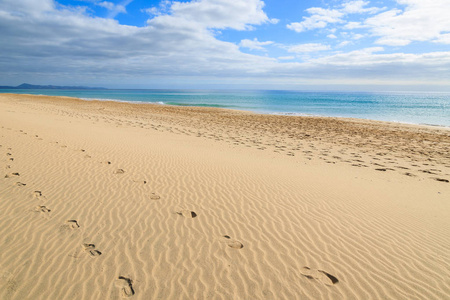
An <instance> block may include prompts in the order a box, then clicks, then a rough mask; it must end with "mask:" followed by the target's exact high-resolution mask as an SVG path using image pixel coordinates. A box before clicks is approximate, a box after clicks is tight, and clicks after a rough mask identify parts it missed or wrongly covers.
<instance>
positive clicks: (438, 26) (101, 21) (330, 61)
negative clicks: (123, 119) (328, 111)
mask: <svg viewBox="0 0 450 300" xmlns="http://www.w3.org/2000/svg"><path fill="white" fill-rule="evenodd" d="M449 16H450V0H433V1H429V0H393V1H384V0H379V1H368V0H330V1H320V0H265V1H262V0H191V1H188V0H182V1H171V0H160V1H157V0H145V1H144V0H117V1H115V0H111V1H103V0H0V85H18V84H21V83H24V82H27V83H31V84H54V85H84V86H101V87H107V88H195V89H199V88H234V89H241V88H242V89H295V90H354V91H359V90H367V91H391V90H401V91H450V17H449Z"/></svg>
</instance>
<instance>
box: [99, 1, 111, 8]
mask: <svg viewBox="0 0 450 300" xmlns="http://www.w3.org/2000/svg"><path fill="white" fill-rule="evenodd" d="M97 5H98V6H101V7H104V8H106V9H109V10H113V9H114V7H115V4H114V3H112V2H108V1H103V2H99V3H97Z"/></svg>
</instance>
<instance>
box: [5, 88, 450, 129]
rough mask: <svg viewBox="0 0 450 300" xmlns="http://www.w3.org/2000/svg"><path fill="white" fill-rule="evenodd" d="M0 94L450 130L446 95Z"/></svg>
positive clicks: (241, 92)
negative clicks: (343, 119) (403, 124)
mask: <svg viewBox="0 0 450 300" xmlns="http://www.w3.org/2000/svg"><path fill="white" fill-rule="evenodd" d="M0 92H1V93H20V94H35V95H39V94H40V95H57V96H70V97H77V98H82V99H86V100H92V99H100V100H115V101H126V102H140V103H158V104H161V105H181V106H209V107H219V108H230V109H238V110H247V111H253V112H258V113H265V114H289V115H313V116H328V117H350V118H360V119H371V120H380V121H393V122H401V123H412V124H428V125H438V126H447V127H450V93H400V92H389V93H387V92H386V93H363V92H301V91H246V90H43V89H36V90H30V89H24V90H19V89H11V90H6V89H5V90H0Z"/></svg>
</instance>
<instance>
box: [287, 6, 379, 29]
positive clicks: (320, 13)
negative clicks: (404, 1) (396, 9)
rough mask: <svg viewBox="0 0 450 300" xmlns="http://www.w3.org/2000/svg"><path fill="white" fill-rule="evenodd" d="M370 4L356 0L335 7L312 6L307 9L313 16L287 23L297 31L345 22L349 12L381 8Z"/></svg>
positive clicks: (369, 11)
mask: <svg viewBox="0 0 450 300" xmlns="http://www.w3.org/2000/svg"><path fill="white" fill-rule="evenodd" d="M368 4H369V1H361V0H354V1H347V2H345V3H343V4H342V5H341V6H340V7H339V8H335V9H325V8H321V7H311V8H308V9H307V10H306V12H307V13H308V14H310V15H311V16H309V17H303V21H301V22H293V23H290V24H288V25H287V28H288V29H291V30H294V31H296V32H303V31H307V30H312V29H318V28H325V27H326V26H327V25H328V24H334V23H345V22H346V21H345V19H344V18H345V16H347V15H349V14H363V13H375V12H377V11H379V10H380V8H377V7H368V8H365V6H367V5H368ZM354 25H355V24H353V26H354ZM350 26H352V25H350Z"/></svg>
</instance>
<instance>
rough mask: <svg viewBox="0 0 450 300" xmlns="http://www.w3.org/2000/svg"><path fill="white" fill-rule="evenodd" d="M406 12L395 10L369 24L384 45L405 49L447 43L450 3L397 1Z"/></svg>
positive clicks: (445, 0) (379, 42) (416, 0)
mask: <svg viewBox="0 0 450 300" xmlns="http://www.w3.org/2000/svg"><path fill="white" fill-rule="evenodd" d="M397 2H398V3H399V4H402V5H406V8H405V9H404V10H400V9H392V10H389V11H386V12H384V13H380V14H378V15H376V16H373V17H371V18H369V19H367V20H366V21H365V25H367V26H369V27H370V31H371V33H372V34H373V35H374V36H377V37H379V39H378V40H377V41H376V43H377V44H380V45H389V46H405V45H408V44H410V43H411V42H414V41H420V42H424V41H436V42H442V43H447V41H448V40H447V39H446V38H445V34H447V33H448V32H449V31H450V18H449V16H450V1H448V0H433V1H419V0H397Z"/></svg>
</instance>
